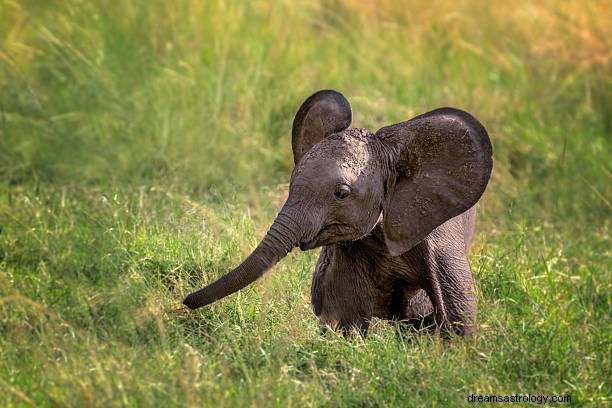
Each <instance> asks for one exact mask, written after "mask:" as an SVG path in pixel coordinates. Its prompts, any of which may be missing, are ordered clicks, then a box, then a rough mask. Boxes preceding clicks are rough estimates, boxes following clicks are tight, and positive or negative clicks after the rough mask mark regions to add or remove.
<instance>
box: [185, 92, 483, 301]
mask: <svg viewBox="0 0 612 408" xmlns="http://www.w3.org/2000/svg"><path fill="white" fill-rule="evenodd" d="M351 118H352V112H351V107H350V105H349V103H348V101H347V100H346V98H345V97H344V96H343V95H342V94H340V93H338V92H336V91H333V90H323V91H319V92H317V93H315V94H314V95H312V96H310V97H309V98H308V99H306V101H305V102H304V103H303V104H302V106H301V107H300V109H299V110H298V112H297V114H296V116H295V119H294V122H293V130H292V150H293V155H294V162H295V168H294V170H293V172H292V174H291V181H290V185H289V196H288V198H287V201H286V202H285V204H284V205H283V207H282V209H281V210H280V212H279V213H278V216H277V217H276V220H275V221H274V223H273V224H272V226H271V227H270V230H269V231H268V233H267V234H266V236H265V237H264V238H263V240H262V241H261V243H260V244H259V245H258V246H257V247H256V248H255V250H254V251H253V252H252V253H251V254H250V255H249V256H248V257H247V258H246V259H245V260H244V261H243V262H242V263H241V264H240V265H239V266H238V267H237V268H236V269H234V270H232V271H230V272H229V273H228V274H226V275H225V276H223V277H221V278H220V279H218V280H217V281H215V282H213V283H212V284H210V285H209V286H207V287H205V288H203V289H201V290H199V291H197V292H194V293H192V294H190V295H189V296H187V297H186V298H185V300H184V304H185V305H187V306H188V307H190V308H192V309H195V308H198V307H201V306H204V305H207V304H209V303H212V302H214V301H216V300H218V299H221V298H223V297H225V296H227V295H229V294H231V293H234V292H236V291H238V290H240V289H242V288H244V287H245V286H247V285H249V284H250V283H252V282H253V281H255V280H256V279H257V278H259V277H260V276H261V275H263V273H264V272H266V271H267V270H268V269H270V268H271V267H272V266H274V265H275V264H276V263H277V262H278V261H279V260H280V259H281V258H283V257H284V256H285V255H286V254H287V253H288V252H290V251H291V250H292V249H293V247H295V246H299V247H300V249H301V250H304V251H305V250H309V249H313V248H317V247H319V246H323V245H331V244H335V243H339V242H345V241H355V240H359V239H362V238H365V237H367V236H368V235H369V234H370V233H371V232H372V230H373V229H374V227H376V226H377V225H378V224H379V223H382V230H383V231H384V240H385V243H386V246H387V249H388V251H389V253H390V254H391V255H392V256H399V255H401V254H402V253H404V252H406V251H408V250H409V249H411V248H412V247H413V246H415V245H416V244H418V243H419V242H420V241H421V240H423V238H425V237H426V236H427V235H428V234H429V233H430V232H431V231H432V230H433V229H434V228H436V227H438V226H439V225H441V224H442V223H444V222H445V221H446V220H449V219H450V218H452V217H454V216H456V215H459V214H461V213H463V212H464V211H466V210H467V209H469V208H470V207H472V206H473V205H474V204H475V203H476V202H477V201H478V199H479V198H480V196H481V195H482V193H483V192H484V190H485V187H486V185H487V183H488V180H489V177H490V173H491V169H492V157H491V156H492V149H491V144H490V141H489V138H488V135H487V132H486V130H485V129H484V127H483V126H482V125H481V124H480V123H479V122H478V121H477V120H476V119H475V118H473V117H472V116H471V115H469V114H468V113H466V112H463V111H460V110H457V109H452V108H441V109H437V110H434V111H431V112H428V113H426V114H423V115H421V116H417V117H415V118H414V119H411V120H409V121H406V122H401V123H398V124H394V125H391V126H386V127H383V128H381V129H379V130H378V131H377V132H376V133H374V134H373V133H371V132H369V131H368V130H366V129H356V128H353V129H348V127H349V125H350V123H351Z"/></svg>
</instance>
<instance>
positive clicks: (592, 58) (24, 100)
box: [0, 0, 612, 219]
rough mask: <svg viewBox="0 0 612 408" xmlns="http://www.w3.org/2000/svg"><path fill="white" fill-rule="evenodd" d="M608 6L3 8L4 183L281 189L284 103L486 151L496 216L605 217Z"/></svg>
mask: <svg viewBox="0 0 612 408" xmlns="http://www.w3.org/2000/svg"><path fill="white" fill-rule="evenodd" d="M611 18H612V14H611V11H610V3H609V2H607V1H589V2H577V1H576V2H572V1H570V2H557V1H538V2H532V1H520V2H503V1H499V2H489V3H487V5H486V6H483V5H480V4H479V3H477V2H470V1H468V2H459V3H457V2H454V1H445V0H434V1H432V2H428V3H427V7H424V6H423V5H422V3H420V2H415V1H412V2H411V1H377V2H374V1H352V0H335V1H331V2H319V1H306V2H289V1H278V2H267V1H250V2H242V1H218V2H217V1H210V2H208V1H207V2H200V1H185V0H183V1H177V2H173V3H172V4H169V3H167V2H163V1H150V2H105V1H97V0H96V1H72V0H70V1H64V2H61V3H55V2H39V1H32V2H28V1H21V2H15V1H3V4H2V13H1V14H0V30H1V31H2V32H3V33H5V34H4V35H3V38H2V40H1V41H2V43H1V47H2V48H1V54H0V58H1V59H0V61H1V63H2V65H1V67H2V71H1V72H2V82H1V84H0V86H1V88H0V95H1V103H2V121H1V124H2V126H1V128H0V131H1V132H2V133H1V139H0V177H2V179H3V180H5V181H6V183H7V184H8V185H10V186H18V185H39V184H53V185H59V184H69V185H92V184H93V185H121V186H137V185H164V186H172V188H173V189H177V190H180V191H184V192H189V194H196V195H199V194H204V195H206V194H209V193H210V192H211V190H212V191H216V192H219V193H220V194H224V195H225V194H226V193H227V192H228V190H227V189H228V188H229V189H230V190H232V191H233V190H237V191H245V190H246V191H248V193H249V194H250V198H249V199H250V200H255V201H257V197H256V196H257V194H258V192H259V191H261V189H262V188H263V187H265V186H274V185H277V184H279V183H286V182H287V180H288V175H289V173H290V171H291V169H292V159H291V154H290V130H291V123H292V119H293V115H294V114H295V112H296V110H297V108H298V107H299V104H300V103H301V102H302V101H303V100H304V99H305V98H306V97H307V96H309V95H310V94H312V93H313V92H315V91H316V90H319V89H322V88H334V89H337V90H339V91H341V92H343V93H344V94H345V95H346V96H347V97H348V99H349V101H350V102H351V104H352V105H353V110H354V114H355V118H354V122H353V126H356V127H367V128H369V129H371V130H376V129H377V128H378V127H380V126H383V125H386V124H389V123H393V122H397V121H403V120H406V119H408V118H411V117H412V116H414V115H417V114H420V113H422V112H425V111H427V110H429V109H432V108H435V107H439V106H454V107H458V108H461V109H464V110H467V111H469V112H471V113H472V114H474V115H475V116H476V117H477V118H479V119H480V120H481V121H482V122H483V123H484V124H485V126H486V127H487V129H488V130H489V133H490V135H491V138H492V140H493V144H494V147H495V172H494V178H493V181H492V189H491V190H492V191H493V192H494V193H495V194H493V197H492V198H491V200H490V204H491V205H492V204H494V203H495V205H498V206H499V208H496V209H495V211H496V212H497V213H499V212H504V211H507V209H508V208H509V206H511V205H513V204H514V203H516V202H527V203H528V205H526V206H524V207H523V208H521V210H522V212H523V214H529V213H537V214H538V215H539V216H544V217H548V216H553V215H558V216H560V217H568V216H570V215H571V216H572V218H573V219H575V218H574V217H580V218H582V217H591V216H592V217H593V218H594V219H600V218H601V216H602V215H605V214H609V210H610V190H609V185H610V182H609V181H610V160H609V159H610V143H609V142H610V138H609V136H610V111H611V110H612V109H611V108H610V106H611V105H610V99H611V97H612V96H611V95H612V92H611V89H610V67H611V61H610V57H611V48H610V38H612V33H611V30H612V29H611V25H610V23H609V22H610V21H611Z"/></svg>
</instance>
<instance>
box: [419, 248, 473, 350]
mask: <svg viewBox="0 0 612 408" xmlns="http://www.w3.org/2000/svg"><path fill="white" fill-rule="evenodd" d="M428 250H429V256H428V258H427V263H428V269H429V283H428V287H427V294H428V295H429V297H430V298H431V300H432V303H433V306H434V317H435V323H436V326H437V329H439V330H440V334H441V336H442V337H444V338H449V337H450V336H452V334H456V335H459V336H466V335H470V334H473V333H474V332H475V331H476V317H477V313H478V308H477V305H476V292H475V288H474V280H473V277H472V272H471V270H470V265H469V263H468V261H467V258H466V257H465V256H457V254H458V253H459V252H458V251H457V250H455V249H452V250H450V251H446V250H443V248H439V247H433V248H432V247H431V246H430V247H429V248H428Z"/></svg>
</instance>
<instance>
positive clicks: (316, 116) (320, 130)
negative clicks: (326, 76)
mask: <svg viewBox="0 0 612 408" xmlns="http://www.w3.org/2000/svg"><path fill="white" fill-rule="evenodd" d="M352 115H353V114H352V111H351V105H350V104H349V102H348V101H347V100H346V98H345V97H344V95H342V94H341V93H340V92H336V91H334V90H331V89H326V90H322V91H319V92H317V93H315V94H313V95H311V96H310V97H309V98H308V99H306V100H305V101H304V103H303V104H302V106H300V109H299V110H298V111H297V113H296V114H295V119H293V129H292V132H291V147H292V149H293V161H294V162H295V164H298V163H299V161H300V160H301V159H302V156H304V154H306V152H308V151H309V150H310V149H311V148H312V146H314V145H315V144H317V143H318V142H320V141H321V140H323V139H325V138H326V137H327V136H329V135H331V134H333V133H337V132H340V131H342V130H345V129H346V128H348V127H349V125H350V124H351V119H352Z"/></svg>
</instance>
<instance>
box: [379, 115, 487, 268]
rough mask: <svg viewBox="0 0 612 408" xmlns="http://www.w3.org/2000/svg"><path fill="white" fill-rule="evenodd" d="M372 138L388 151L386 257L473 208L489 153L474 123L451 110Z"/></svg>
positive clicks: (482, 131)
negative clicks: (380, 141) (379, 141)
mask: <svg viewBox="0 0 612 408" xmlns="http://www.w3.org/2000/svg"><path fill="white" fill-rule="evenodd" d="M376 136H377V137H379V138H380V139H381V140H382V141H383V143H384V144H385V145H386V146H388V147H389V148H390V151H391V152H392V153H391V156H392V157H391V167H392V172H391V177H390V179H389V181H388V185H387V196H386V197H385V201H384V202H383V229H384V234H385V241H386V244H387V247H388V248H389V251H390V253H391V255H393V256H398V255H400V254H402V253H404V252H406V251H408V250H409V249H411V248H412V247H414V246H415V245H416V244H418V243H419V242H420V241H422V240H423V239H424V238H425V237H426V236H427V235H429V233H430V232H431V231H433V229H435V228H436V227H438V226H439V225H441V224H443V223H444V222H445V221H447V220H449V219H450V218H452V217H455V216H457V215H459V214H461V213H463V212H464V211H466V210H468V209H469V208H471V207H472V206H473V205H474V204H476V202H477V201H478V199H479V198H480V196H481V195H482V194H483V192H484V190H485V187H486V186H487V183H488V181H489V177H490V175H491V170H492V167H493V159H492V154H493V151H492V147H491V141H490V140H489V136H488V134H487V131H486V130H485V128H484V127H483V126H482V125H481V124H480V122H478V121H477V120H476V119H475V118H474V117H472V116H471V115H470V114H468V113H466V112H463V111H460V110H457V109H452V108H441V109H437V110H434V111H431V112H428V113H426V114H424V115H421V116H417V117H416V118H414V119H411V120H409V121H407V122H402V123H398V124H395V125H391V126H386V127H383V128H382V129H380V130H378V131H377V132H376Z"/></svg>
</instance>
